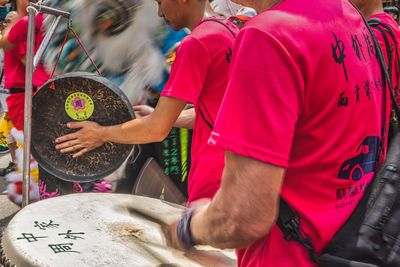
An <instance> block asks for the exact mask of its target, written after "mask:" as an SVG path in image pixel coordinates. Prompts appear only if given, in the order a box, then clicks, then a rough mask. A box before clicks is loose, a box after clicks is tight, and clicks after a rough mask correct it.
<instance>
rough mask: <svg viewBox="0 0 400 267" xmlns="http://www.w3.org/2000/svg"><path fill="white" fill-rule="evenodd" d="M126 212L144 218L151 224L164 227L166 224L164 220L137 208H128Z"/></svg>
mask: <svg viewBox="0 0 400 267" xmlns="http://www.w3.org/2000/svg"><path fill="white" fill-rule="evenodd" d="M128 211H129V212H130V213H136V214H138V215H140V216H142V217H143V218H145V219H146V220H149V221H151V222H153V223H156V224H159V225H160V226H165V225H167V224H168V222H166V221H165V220H162V219H160V218H157V217H155V216H153V214H150V213H147V212H145V211H144V210H142V209H138V208H134V207H129V208H128Z"/></svg>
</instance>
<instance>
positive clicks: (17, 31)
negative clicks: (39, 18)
mask: <svg viewBox="0 0 400 267" xmlns="http://www.w3.org/2000/svg"><path fill="white" fill-rule="evenodd" d="M27 34H28V21H27V18H25V17H24V18H22V19H20V20H19V21H17V22H16V23H15V24H14V25H13V26H12V28H11V29H10V31H9V32H8V35H7V40H8V41H9V42H10V43H12V44H17V43H20V42H24V41H26V39H27Z"/></svg>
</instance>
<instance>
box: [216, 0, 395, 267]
mask: <svg viewBox="0 0 400 267" xmlns="http://www.w3.org/2000/svg"><path fill="white" fill-rule="evenodd" d="M311 7H312V8H311ZM371 41H372V39H371V36H370V35H369V34H368V32H367V29H366V27H365V25H364V24H363V21H362V20H361V18H360V16H359V15H358V13H357V12H356V11H355V9H354V8H353V7H352V6H351V4H350V3H348V1H346V0H337V1H326V0H309V1H298V0H284V1H282V2H281V4H279V5H277V6H275V7H273V8H271V9H270V10H268V11H265V12H263V13H261V14H260V15H258V16H257V17H255V18H253V19H252V20H251V21H250V22H248V23H247V24H246V26H245V27H244V28H243V29H242V30H241V31H240V33H239V36H238V39H237V40H236V43H235V49H234V53H233V59H232V63H231V70H230V75H229V83H228V88H227V92H226V95H225V97H224V100H223V102H222V105H221V109H220V111H219V114H218V117H217V121H216V125H215V128H214V131H213V133H212V136H211V138H210V141H209V142H210V144H216V145H217V146H218V147H221V148H223V149H226V150H230V151H233V152H234V153H237V154H240V155H244V156H246V157H250V158H254V159H256V160H260V161H263V162H266V163H269V164H272V165H276V166H280V167H283V168H285V169H286V170H287V172H286V174H285V179H284V184H283V187H282V192H281V195H282V197H283V198H284V199H285V200H286V201H287V203H288V204H289V205H290V206H291V207H292V209H294V210H295V211H296V212H298V214H299V215H300V218H301V228H302V229H303V230H304V231H305V232H306V233H308V234H309V235H310V237H311V240H312V242H313V244H314V247H315V249H316V251H317V252H318V253H319V252H321V250H322V249H323V248H324V247H325V246H326V245H327V244H328V242H329V241H330V240H331V239H332V237H333V236H334V234H335V233H336V232H337V230H338V229H339V228H340V227H341V226H342V225H343V223H344V222H345V221H346V220H347V218H348V217H349V216H350V214H351V213H352V212H353V210H354V208H355V207H356V205H357V202H358V201H359V200H360V198H361V197H362V195H363V192H364V190H365V188H366V186H367V185H368V184H369V183H370V181H371V179H372V177H373V175H374V169H375V166H376V165H377V159H376V155H377V154H378V147H379V143H380V139H381V138H380V137H381V132H382V129H381V128H382V125H383V121H382V120H383V119H382V118H385V121H386V122H388V112H384V113H386V114H385V115H384V116H382V102H386V106H387V107H388V103H389V98H388V94H386V96H385V97H384V99H385V101H383V99H382V92H383V91H384V90H382V89H383V85H382V83H381V81H382V77H381V72H380V67H379V64H378V61H377V59H376V57H375V49H374V48H373V47H371V46H370V44H371ZM387 110H388V109H387ZM386 124H387V123H386ZM385 143H386V142H385ZM257 186H263V184H254V187H257ZM244 201H245V200H244ZM238 263H239V266H246V267H252V266H260V267H261V266H262V267H269V266H279V267H293V266H298V267H300V266H301V267H311V266H313V267H314V266H316V265H315V264H314V263H313V262H312V261H311V260H310V259H309V255H308V252H307V250H306V249H305V248H304V247H302V246H301V245H300V244H298V243H297V242H294V241H292V242H289V241H286V240H284V238H283V234H282V232H281V230H280V229H279V228H278V227H277V226H274V227H273V229H272V230H271V232H270V233H269V234H268V235H267V236H265V237H264V238H262V239H261V240H259V241H257V242H255V243H253V244H252V245H250V246H249V247H247V248H246V249H243V250H240V251H238Z"/></svg>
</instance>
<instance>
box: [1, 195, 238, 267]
mask: <svg viewBox="0 0 400 267" xmlns="http://www.w3.org/2000/svg"><path fill="white" fill-rule="evenodd" d="M183 211H184V209H183V208H182V207H180V206H176V205H172V204H169V203H166V202H162V201H160V200H157V199H151V198H145V197H139V196H133V195H124V194H104V193H97V194H94V193H83V194H74V195H67V196H62V197H57V198H53V199H48V200H43V201H40V202H37V203H34V204H31V205H29V206H27V207H25V208H24V209H22V210H21V211H20V212H19V213H18V214H17V215H16V216H15V217H14V218H13V219H12V221H11V222H10V223H9V225H8V227H7V229H6V231H5V232H4V235H3V239H2V245H3V250H4V253H5V255H6V257H7V259H8V260H9V261H10V262H11V263H13V264H15V265H16V266H18V267H19V266H22V267H30V266H41V267H44V266H48V267H63V266H69V267H70V266H85V267H90V266H93V267H94V266H96V267H100V266H185V267H186V266H218V267H220V266H236V261H235V256H234V254H233V253H231V252H223V251H220V250H217V249H214V248H209V247H202V248H199V249H196V250H194V251H193V252H190V253H185V252H180V251H177V250H174V249H171V248H169V247H167V246H166V245H165V240H164V238H163V235H162V232H161V227H160V224H159V223H158V221H161V222H164V223H167V222H169V221H171V220H176V219H177V218H179V216H180V215H181V213H182V212H183ZM144 214H145V215H146V216H144ZM149 218H152V219H149Z"/></svg>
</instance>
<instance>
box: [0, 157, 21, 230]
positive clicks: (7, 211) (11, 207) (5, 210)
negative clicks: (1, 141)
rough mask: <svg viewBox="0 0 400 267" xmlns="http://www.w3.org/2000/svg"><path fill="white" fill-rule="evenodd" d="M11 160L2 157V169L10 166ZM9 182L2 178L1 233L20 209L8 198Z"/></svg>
mask: <svg viewBox="0 0 400 267" xmlns="http://www.w3.org/2000/svg"><path fill="white" fill-rule="evenodd" d="M10 160H11V158H10V155H9V154H8V153H7V154H2V155H0V168H4V167H7V166H8V163H9V162H10ZM6 189H7V182H6V179H5V177H2V176H0V231H1V230H2V228H4V227H5V226H6V225H7V224H8V222H9V221H10V220H11V219H12V216H13V215H14V214H15V213H16V212H17V211H18V210H19V209H20V208H19V207H18V206H17V205H15V204H14V203H12V202H11V201H9V200H8V198H7V193H6V192H5V191H6Z"/></svg>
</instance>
